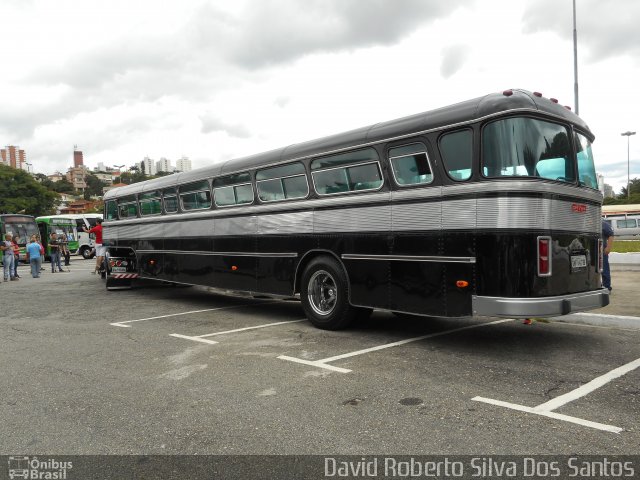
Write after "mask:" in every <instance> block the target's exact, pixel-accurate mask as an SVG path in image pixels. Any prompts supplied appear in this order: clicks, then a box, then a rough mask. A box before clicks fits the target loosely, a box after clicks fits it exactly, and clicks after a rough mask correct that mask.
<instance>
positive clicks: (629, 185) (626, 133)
mask: <svg viewBox="0 0 640 480" xmlns="http://www.w3.org/2000/svg"><path fill="white" fill-rule="evenodd" d="M635 134H636V132H624V133H621V134H620V135H622V136H623V137H627V201H629V194H630V190H631V182H630V180H629V170H630V167H629V165H630V162H629V137H630V136H631V135H635Z"/></svg>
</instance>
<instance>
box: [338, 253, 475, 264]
mask: <svg viewBox="0 0 640 480" xmlns="http://www.w3.org/2000/svg"><path fill="white" fill-rule="evenodd" d="M341 258H342V259H343V260H383V261H386V260H389V261H398V262H438V263H476V257H444V256H423V255H359V254H352V253H345V254H344V255H342V257H341Z"/></svg>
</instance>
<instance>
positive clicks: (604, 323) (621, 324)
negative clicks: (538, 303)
mask: <svg viewBox="0 0 640 480" xmlns="http://www.w3.org/2000/svg"><path fill="white" fill-rule="evenodd" d="M551 320H553V321H556V322H565V323H582V324H585V325H595V326H598V327H618V328H635V329H640V317H629V316H625V315H606V314H604V313H570V314H569V315H563V316H562V317H552V318H551Z"/></svg>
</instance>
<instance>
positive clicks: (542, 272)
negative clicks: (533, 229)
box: [538, 237, 551, 277]
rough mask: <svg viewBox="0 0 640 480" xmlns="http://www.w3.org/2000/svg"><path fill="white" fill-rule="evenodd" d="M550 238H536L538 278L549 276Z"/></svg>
mask: <svg viewBox="0 0 640 480" xmlns="http://www.w3.org/2000/svg"><path fill="white" fill-rule="evenodd" d="M550 250H551V237H538V276H539V277H550V276H551V257H550V254H549V252H550Z"/></svg>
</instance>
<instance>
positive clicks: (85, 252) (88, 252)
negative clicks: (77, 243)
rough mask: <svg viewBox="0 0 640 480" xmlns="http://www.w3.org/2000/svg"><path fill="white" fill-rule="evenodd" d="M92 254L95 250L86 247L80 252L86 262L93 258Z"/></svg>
mask: <svg viewBox="0 0 640 480" xmlns="http://www.w3.org/2000/svg"><path fill="white" fill-rule="evenodd" d="M92 252H93V250H92V249H90V248H89V247H84V248H83V249H82V250H81V251H80V255H82V258H84V259H85V260H89V259H90V258H91V257H93V254H92Z"/></svg>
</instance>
